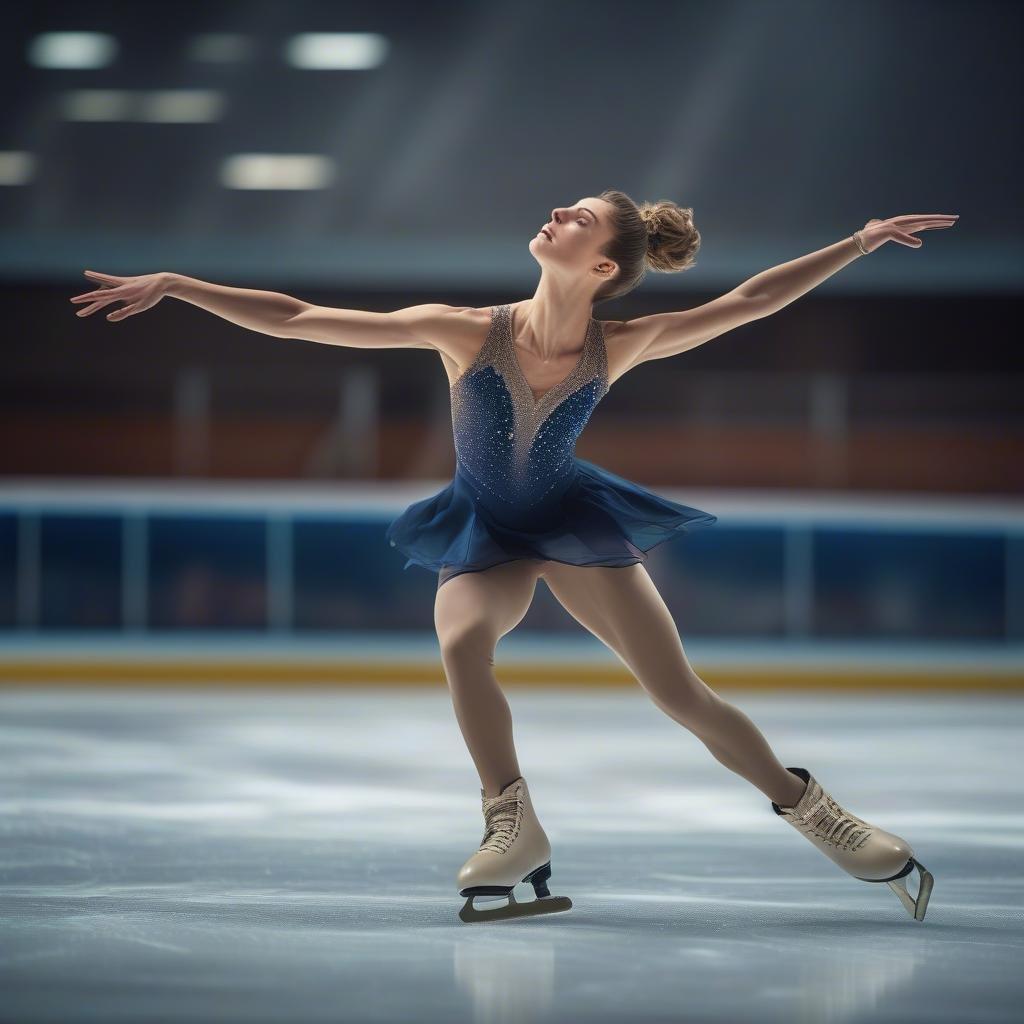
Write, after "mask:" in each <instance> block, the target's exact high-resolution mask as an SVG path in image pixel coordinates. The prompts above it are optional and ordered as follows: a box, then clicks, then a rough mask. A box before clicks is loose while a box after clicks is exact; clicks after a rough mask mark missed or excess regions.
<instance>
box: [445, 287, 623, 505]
mask: <svg viewBox="0 0 1024 1024" xmlns="http://www.w3.org/2000/svg"><path fill="white" fill-rule="evenodd" d="M607 393H608V360H607V353H606V351H605V345H604V333H603V331H602V328H601V324H600V323H599V322H598V321H597V320H595V319H593V317H592V318H591V319H590V323H589V324H588V326H587V336H586V339H585V340H584V345H583V351H582V353H581V355H580V358H579V361H578V362H577V364H576V366H575V368H574V369H573V371H572V372H571V373H570V374H569V375H568V376H567V377H566V378H565V379H564V380H562V381H561V382H560V383H558V384H556V385H555V386H554V387H553V388H550V389H549V390H548V391H546V392H545V393H544V394H543V395H542V396H541V397H540V398H539V399H538V398H536V397H535V396H534V394H533V391H532V390H531V388H530V385H529V383H528V381H527V380H526V378H525V377H524V376H523V372H522V369H521V367H520V365H519V361H518V359H517V357H516V354H515V348H514V342H513V338H512V315H511V310H510V308H509V306H508V305H499V306H495V307H493V309H492V312H491V326H490V330H489V331H488V333H487V338H486V340H485V341H484V344H483V346H482V348H481V349H480V352H479V353H478V354H477V357H476V359H474V360H473V363H472V364H471V365H470V366H469V367H468V368H467V369H466V370H465V371H464V372H463V373H462V374H460V375H459V377H458V378H457V379H456V381H455V382H454V383H453V385H452V389H451V395H452V428H453V431H454V436H455V452H456V464H457V470H456V471H457V474H461V475H462V476H463V477H464V478H465V479H466V480H468V482H469V483H470V484H471V485H472V487H473V490H474V493H475V494H476V495H477V497H478V498H480V499H481V500H482V501H483V502H484V503H485V504H487V505H489V506H490V507H491V508H492V510H493V511H495V513H496V514H498V515H501V514H503V513H513V512H515V511H522V510H527V509H530V508H533V507H537V506H543V505H544V504H545V503H549V502H550V501H552V500H553V499H554V498H557V497H558V495H559V494H560V493H561V492H562V491H563V490H564V489H565V487H567V486H568V484H569V483H571V481H572V478H573V475H574V473H575V467H574V461H575V450H576V441H577V439H578V438H579V436H580V434H581V433H582V432H583V428H584V427H585V426H586V424H587V420H589V419H590V415H591V413H592V412H593V411H594V409H595V407H596V406H597V403H598V402H599V401H600V400H601V399H602V398H603V397H604V396H605V395H606V394H607Z"/></svg>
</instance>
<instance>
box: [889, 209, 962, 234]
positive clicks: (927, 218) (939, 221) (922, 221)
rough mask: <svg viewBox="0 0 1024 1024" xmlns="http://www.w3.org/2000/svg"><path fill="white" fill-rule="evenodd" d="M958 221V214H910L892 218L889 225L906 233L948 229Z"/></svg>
mask: <svg viewBox="0 0 1024 1024" xmlns="http://www.w3.org/2000/svg"><path fill="white" fill-rule="evenodd" d="M959 219H960V214H958V213H957V214H947V213H910V214H907V215H906V216H903V217H893V218H892V220H891V221H890V223H892V224H896V225H898V226H899V227H901V228H905V229H906V230H908V231H923V230H926V229H929V228H950V227H952V226H953V225H954V224H955V223H956V222H957V221H958V220H959Z"/></svg>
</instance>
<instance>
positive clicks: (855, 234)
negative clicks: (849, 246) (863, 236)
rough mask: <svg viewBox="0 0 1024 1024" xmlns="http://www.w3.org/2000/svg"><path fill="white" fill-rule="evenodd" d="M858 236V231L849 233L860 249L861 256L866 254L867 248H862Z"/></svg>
mask: <svg viewBox="0 0 1024 1024" xmlns="http://www.w3.org/2000/svg"><path fill="white" fill-rule="evenodd" d="M859 236H860V232H859V231H854V233H853V234H852V235H850V237H851V238H852V239H853V240H854V242H855V243H856V245H857V248H858V249H860V252H861V255H862V256H867V254H868V250H867V249H865V248H864V243H863V242H862V241H861V240H860V237H859Z"/></svg>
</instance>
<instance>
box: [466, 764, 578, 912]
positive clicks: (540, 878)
mask: <svg viewBox="0 0 1024 1024" xmlns="http://www.w3.org/2000/svg"><path fill="white" fill-rule="evenodd" d="M480 800H481V803H482V805H483V812H484V822H485V825H486V828H485V831H484V837H483V839H482V840H481V842H480V849H479V850H477V852H476V853H474V854H473V856H472V857H470V858H469V860H467V861H466V863H465V864H463V865H462V867H461V868H460V869H459V874H458V878H457V882H458V886H459V895H460V896H467V897H468V899H467V900H466V902H465V904H464V905H463V907H462V909H461V910H460V911H459V917H460V918H461V919H462V920H463V921H465V922H466V923H467V924H468V923H471V922H473V921H489V920H500V919H505V918H510V917H526V916H528V915H531V914H554V913H557V912H558V911H560V910H568V909H569V908H570V907H571V906H572V901H571V900H570V899H569V897H568V896H552V895H551V893H550V892H548V885H547V880H548V879H549V878H550V877H551V844H550V843H549V842H548V837H547V836H546V835H545V834H544V829H542V828H541V826H540V822H539V821H538V820H537V815H536V813H535V812H534V810H533V804H532V803H531V802H530V791H529V789H528V788H527V785H526V779H524V778H523V777H522V776H519V778H518V779H516V780H515V781H514V782H510V783H509V784H508V785H507V786H506V787H505V788H504V789H503V790H502V791H501V792H500V793H499V794H498V795H497V796H491V797H488V796H484V791H483V789H481V790H480ZM519 882H531V883H532V884H533V891H534V892H535V893H536V895H537V898H536V899H534V900H530V901H529V902H528V903H517V902H516V898H515V896H514V895H513V894H512V890H513V888H515V886H516V885H517V883H519ZM474 897H478V898H485V897H492V901H493V902H498V903H500V905H499V906H496V907H495V908H494V909H493V910H492V909H489V908H488V909H478V908H477V907H476V906H474V904H473V898H474ZM503 899H507V901H508V902H504V901H503Z"/></svg>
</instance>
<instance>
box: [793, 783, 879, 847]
mask: <svg viewBox="0 0 1024 1024" xmlns="http://www.w3.org/2000/svg"><path fill="white" fill-rule="evenodd" d="M818 789H819V791H820V796H819V797H818V799H817V800H815V801H814V802H813V803H812V804H811V806H810V807H809V808H808V809H807V810H806V811H805V812H804V813H803V814H799V815H798V814H794V813H792V811H791V812H790V813H791V816H792V817H793V818H794V819H795V820H794V824H796V825H797V827H798V828H799V829H800V830H801V831H802V832H805V833H813V834H814V835H815V836H817V837H818V838H819V839H821V840H822V842H825V843H828V844H830V845H832V846H835V847H836V848H837V849H840V850H856V849H858V848H859V847H860V846H862V845H863V844H864V843H865V842H867V840H868V837H869V836H870V835H871V826H870V825H868V823H867V822H866V821H863V820H862V819H861V818H858V817H857V816H856V815H855V814H850V812H849V811H847V810H845V809H844V808H842V807H840V806H839V804H837V803H836V802H835V800H834V799H833V798H832V797H831V796H830V795H829V794H828V793H826V792H825V791H824V790H823V789H821V787H820V786H819V787H818Z"/></svg>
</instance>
